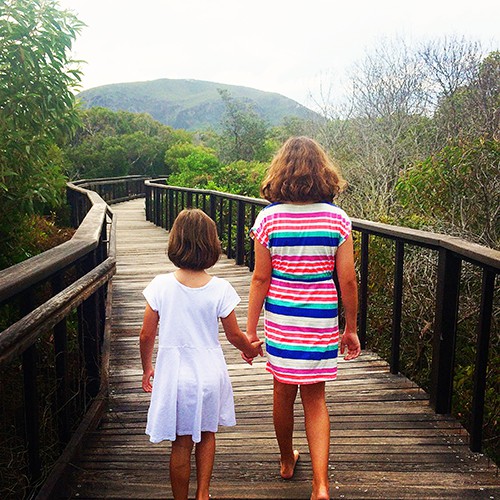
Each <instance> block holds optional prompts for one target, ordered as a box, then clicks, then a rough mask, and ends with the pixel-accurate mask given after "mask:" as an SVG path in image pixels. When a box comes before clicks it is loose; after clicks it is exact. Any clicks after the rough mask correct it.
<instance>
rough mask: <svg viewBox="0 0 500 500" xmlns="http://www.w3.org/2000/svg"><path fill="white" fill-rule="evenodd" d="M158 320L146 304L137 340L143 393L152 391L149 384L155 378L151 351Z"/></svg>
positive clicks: (155, 313) (156, 314) (154, 312)
mask: <svg viewBox="0 0 500 500" xmlns="http://www.w3.org/2000/svg"><path fill="white" fill-rule="evenodd" d="M158 320H159V316H158V313H157V312H156V311H153V309H151V306H150V305H149V304H147V305H146V310H145V311H144V320H143V323H142V328H141V334H140V339H139V345H140V350H141V361H142V389H143V390H144V392H151V391H152V390H153V386H152V384H151V378H152V377H154V376H155V371H154V368H153V349H154V345H155V337H156V331H157V329H158Z"/></svg>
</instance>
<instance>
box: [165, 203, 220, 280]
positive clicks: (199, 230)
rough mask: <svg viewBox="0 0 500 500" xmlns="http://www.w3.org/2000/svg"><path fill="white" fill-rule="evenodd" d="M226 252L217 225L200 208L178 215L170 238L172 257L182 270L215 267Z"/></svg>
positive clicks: (169, 252)
mask: <svg viewBox="0 0 500 500" xmlns="http://www.w3.org/2000/svg"><path fill="white" fill-rule="evenodd" d="M221 252H222V250H221V244H220V240H219V237H218V235H217V226H216V225H215V222H214V221H213V220H212V219H211V218H210V217H209V216H208V215H207V214H206V213H205V212H203V211H202V210H200V209H198V208H187V209H184V210H182V211H181V212H179V215H177V217H176V219H175V221H174V224H173V226H172V229H171V230H170V235H169V239H168V250H167V254H168V258H169V259H170V260H171V261H172V262H173V263H174V265H176V266H177V267H178V268H180V269H192V270H196V271H201V270H203V269H208V268H209V267H212V266H213V265H214V264H215V263H216V262H217V261H218V260H219V257H220V254H221Z"/></svg>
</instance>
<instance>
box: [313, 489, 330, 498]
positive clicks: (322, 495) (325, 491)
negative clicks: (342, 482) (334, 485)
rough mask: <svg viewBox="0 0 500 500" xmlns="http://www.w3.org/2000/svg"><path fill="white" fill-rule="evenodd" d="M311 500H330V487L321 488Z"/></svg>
mask: <svg viewBox="0 0 500 500" xmlns="http://www.w3.org/2000/svg"><path fill="white" fill-rule="evenodd" d="M311 500H330V493H329V492H328V487H325V488H319V489H318V491H317V492H316V493H314V492H313V493H312V494H311Z"/></svg>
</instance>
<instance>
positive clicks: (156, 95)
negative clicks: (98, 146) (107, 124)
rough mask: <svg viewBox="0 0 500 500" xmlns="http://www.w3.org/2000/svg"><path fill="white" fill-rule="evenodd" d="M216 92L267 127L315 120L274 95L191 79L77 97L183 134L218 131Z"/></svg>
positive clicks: (118, 86) (220, 109)
mask: <svg viewBox="0 0 500 500" xmlns="http://www.w3.org/2000/svg"><path fill="white" fill-rule="evenodd" d="M218 89H223V90H227V91H228V92H229V95H230V96H231V97H233V98H234V99H236V100H237V101H242V102H244V103H245V104H247V105H250V106H251V107H252V108H253V109H254V110H255V112H256V113H258V114H259V116H261V117H262V118H263V119H264V120H266V121H267V122H268V123H269V124H270V125H280V124H281V123H282V122H283V119H285V118H290V117H297V118H302V119H310V120H314V119H316V118H318V116H319V115H318V114H317V113H316V112H314V111H313V110H311V109H309V108H307V107H306V106H303V105H302V104H299V103H298V102H296V101H294V100H293V99H290V98H288V97H285V96H283V95H281V94H278V93H275V92H266V91H263V90H257V89H253V88H251V87H244V86H240V85H230V84H224V83H217V82H209V81H204V80H193V79H169V78H161V79H157V80H148V81H143V82H128V83H112V84H108V85H101V86H99V87H93V88H91V89H87V90H84V91H82V92H80V93H79V94H78V96H77V97H78V98H79V99H80V100H81V102H82V104H83V106H84V107H87V108H90V107H94V106H102V107H105V108H109V109H112V110H113V111H131V112H134V113H149V114H150V115H151V116H152V117H153V118H154V119H156V120H158V121H159V122H161V123H163V124H165V125H170V126H172V127H173V128H177V129H185V130H203V129H207V128H214V129H218V128H219V127H220V123H221V119H222V117H223V114H224V110H225V104H224V102H223V101H222V99H221V97H220V95H219V92H218Z"/></svg>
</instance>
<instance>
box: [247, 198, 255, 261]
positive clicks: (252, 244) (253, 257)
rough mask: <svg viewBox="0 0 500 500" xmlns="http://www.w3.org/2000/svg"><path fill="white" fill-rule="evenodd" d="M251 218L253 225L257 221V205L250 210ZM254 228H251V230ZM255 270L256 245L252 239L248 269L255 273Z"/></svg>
mask: <svg viewBox="0 0 500 500" xmlns="http://www.w3.org/2000/svg"><path fill="white" fill-rule="evenodd" d="M250 218H251V223H250V224H253V223H254V221H255V205H254V204H252V205H251V208H250ZM251 227H252V226H250V228H251ZM254 268H255V244H254V241H253V238H250V256H249V258H248V269H250V271H253V270H254Z"/></svg>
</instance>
